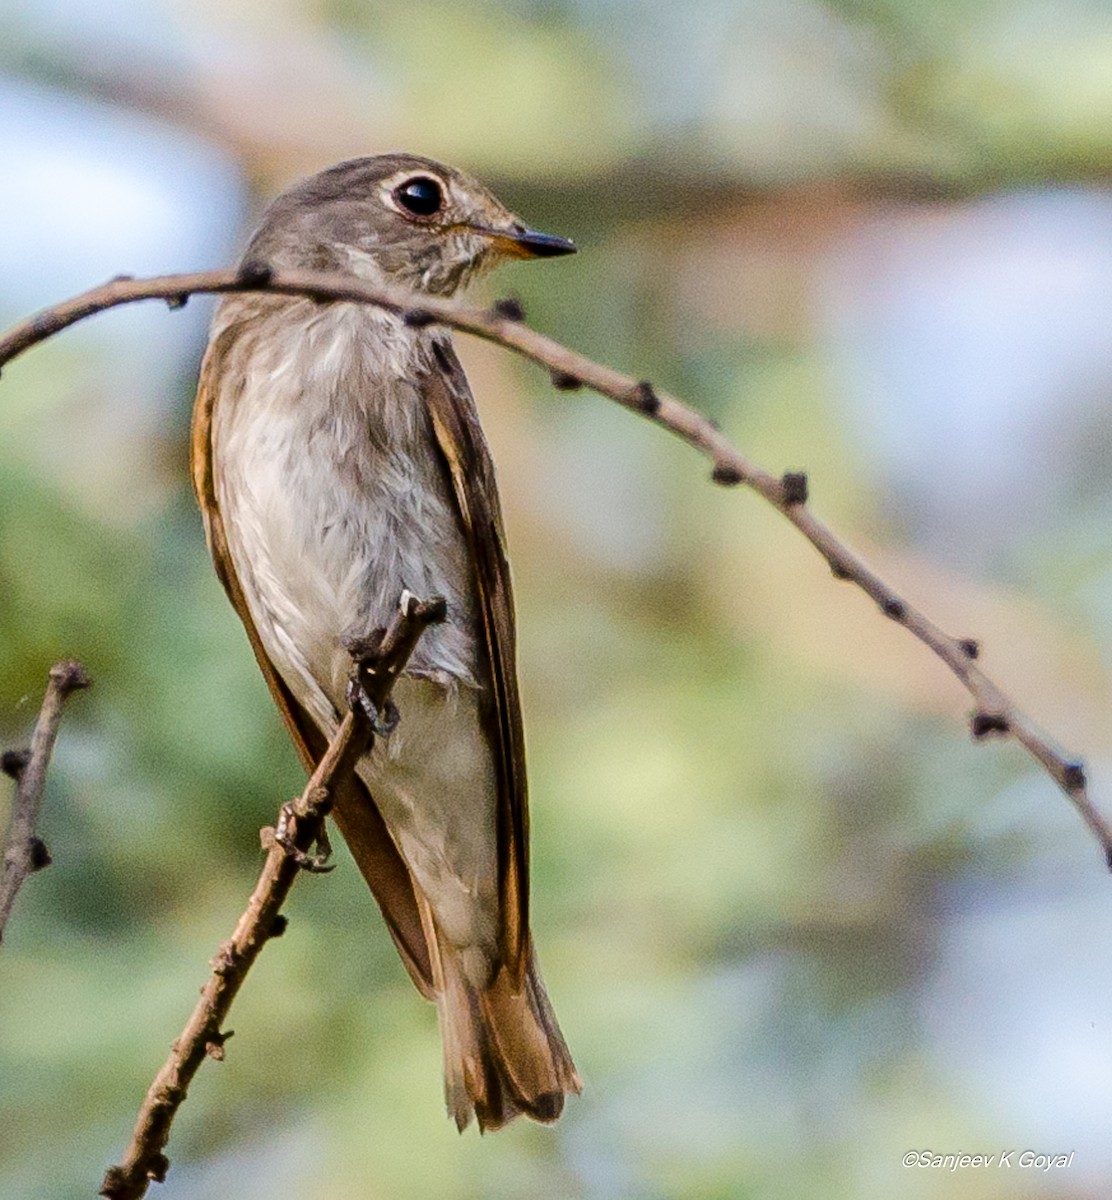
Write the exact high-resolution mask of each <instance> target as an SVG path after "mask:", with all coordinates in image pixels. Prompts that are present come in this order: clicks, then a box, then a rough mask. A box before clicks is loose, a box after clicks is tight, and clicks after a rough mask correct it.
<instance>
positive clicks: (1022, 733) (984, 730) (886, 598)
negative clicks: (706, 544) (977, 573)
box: [0, 263, 1112, 867]
mask: <svg viewBox="0 0 1112 1200" xmlns="http://www.w3.org/2000/svg"><path fill="white" fill-rule="evenodd" d="M250 291H266V292H274V293H278V294H281V295H288V296H308V297H311V298H313V299H316V300H321V301H327V300H345V301H352V302H355V303H359V304H372V305H375V306H376V307H378V308H383V309H386V310H388V311H389V312H394V313H398V314H400V315H402V317H403V319H404V320H405V321H406V322H407V323H408V324H410V325H414V326H422V325H431V324H440V325H446V326H449V327H451V328H453V329H458V330H460V331H461V332H463V333H469V334H472V335H474V336H475V337H479V338H483V339H485V340H486V341H489V342H494V343H496V344H497V345H500V346H504V347H506V348H507V349H509V350H513V351H515V352H516V353H518V354H520V355H522V356H523V357H525V358H529V359H532V360H533V361H534V362H537V363H540V364H541V365H542V366H545V367H547V368H548V369H549V371H550V372H551V373H552V380H553V383H554V384H555V386H556V387H558V388H561V389H564V390H567V389H572V388H576V387H579V386H586V387H589V388H591V389H592V390H593V391H596V392H598V393H599V394H600V395H603V396H607V397H609V398H610V399H611V400H614V401H616V402H617V403H618V404H621V405H622V406H623V407H624V408H627V409H629V410H630V411H631V412H635V413H639V414H640V415H641V416H643V417H646V418H647V419H648V420H650V421H653V422H654V423H655V424H657V425H659V426H661V427H662V428H663V429H666V430H668V431H669V432H670V433H673V434H675V435H676V436H677V437H679V438H680V439H681V440H683V441H684V442H686V443H687V444H688V445H689V446H692V447H693V448H694V449H696V450H698V451H699V452H700V453H701V454H703V455H704V456H705V457H707V458H708V459H709V460H710V461H711V463H712V468H713V469H712V472H711V478H712V479H713V480H714V481H715V482H716V483H718V484H721V485H723V486H725V487H730V486H735V485H738V484H744V485H745V486H746V487H749V488H751V489H752V490H753V491H755V492H757V493H758V494H759V495H760V496H762V497H763V498H764V499H765V500H766V501H768V503H769V504H771V505H772V506H773V507H774V508H776V509H777V510H778V511H779V512H780V513H781V514H782V515H783V516H784V517H785V518H786V519H787V520H788V521H790V522H791V523H792V524H793V525H794V526H795V527H796V529H798V530H799V532H800V533H802V534H803V536H804V537H805V538H806V539H807V540H808V541H809V542H810V543H811V545H812V546H814V547H815V549H816V550H817V551H818V552H819V553H820V554H821V555H822V556H823V558H824V559H825V560H826V562H827V563H828V565H829V566H830V569H831V571H832V572H833V574H834V576H835V577H836V578H838V579H845V580H849V581H850V582H852V583H854V584H856V585H857V586H858V587H859V588H860V589H861V590H862V591H863V592H864V593H865V594H866V595H867V596H869V597H870V598H871V599H872V600H873V601H875V603H876V604H877V605H878V606H879V608H880V610H881V612H882V613H884V615H885V616H887V617H889V618H890V619H891V620H893V621H895V622H897V623H898V624H900V625H902V626H903V627H904V628H905V629H907V631H908V632H909V633H911V634H912V635H913V636H914V637H916V638H918V640H919V641H920V642H922V643H923V644H924V645H925V646H926V647H927V648H928V649H929V650H931V651H932V652H933V653H934V654H935V655H937V656H938V658H940V659H941V660H942V662H944V663H945V664H946V666H947V667H949V669H950V671H951V672H952V673H953V674H954V675H955V676H956V677H957V678H958V680H959V681H960V682H961V683H962V685H963V686H964V687H965V688H966V690H967V691H968V692H969V694H970V695H971V696H972V697H973V703H974V706H975V708H974V713H973V716H972V718H971V721H970V729H971V732H972V734H973V736H974V737H975V738H978V739H981V738H985V737H988V736H990V735H1000V736H1010V737H1013V738H1015V740H1016V741H1017V742H1018V743H1019V744H1020V745H1021V746H1023V747H1024V749H1026V750H1027V751H1028V753H1030V754H1031V756H1032V757H1033V758H1034V759H1035V760H1036V761H1037V762H1039V763H1040V764H1041V765H1042V767H1043V768H1044V769H1045V770H1046V771H1047V773H1048V774H1049V775H1050V777H1051V778H1052V779H1053V780H1054V782H1055V783H1056V784H1057V785H1058V786H1059V787H1060V788H1061V789H1062V791H1063V792H1064V793H1065V794H1066V796H1067V797H1069V799H1070V800H1071V801H1072V802H1073V804H1074V805H1075V806H1076V807H1077V809H1078V811H1079V812H1080V814H1081V816H1082V818H1083V819H1084V821H1085V823H1086V824H1087V825H1088V826H1089V828H1090V829H1091V830H1092V832H1093V833H1094V835H1095V836H1096V838H1097V840H1098V841H1099V842H1100V845H1101V848H1102V850H1103V852H1104V856H1105V859H1106V861H1107V862H1108V864H1109V866H1110V867H1112V825H1110V824H1109V822H1108V820H1107V819H1106V818H1105V817H1104V815H1103V814H1102V813H1101V812H1100V810H1099V809H1098V808H1097V806H1096V805H1095V804H1094V803H1093V801H1092V799H1091V797H1090V796H1089V791H1088V784H1087V781H1086V777H1085V769H1084V767H1083V765H1082V764H1081V763H1080V762H1078V761H1076V760H1075V759H1072V758H1070V757H1069V756H1067V755H1064V754H1063V753H1062V752H1061V751H1060V750H1058V749H1057V748H1056V747H1055V746H1054V745H1053V744H1052V743H1051V742H1050V741H1049V739H1048V738H1047V737H1046V736H1045V735H1044V734H1042V733H1041V732H1040V731H1039V729H1038V728H1037V726H1036V725H1035V724H1034V722H1032V721H1031V719H1030V718H1029V717H1028V716H1026V715H1025V714H1024V713H1023V712H1022V711H1021V710H1020V709H1019V708H1018V706H1017V705H1016V704H1015V702H1014V701H1013V700H1012V699H1011V698H1010V697H1009V696H1008V695H1007V694H1006V693H1005V692H1004V691H1003V690H1002V689H1001V688H1000V687H999V686H998V685H997V684H996V683H995V682H993V680H992V679H990V678H989V676H988V675H986V674H985V673H984V672H983V671H982V670H981V669H980V668H979V667H978V666H977V665H976V662H975V660H976V658H977V654H978V647H977V643H976V642H974V641H972V640H970V639H968V638H958V637H954V636H952V635H951V634H948V633H946V632H945V631H944V630H942V629H941V628H939V626H938V625H936V624H935V623H934V622H933V621H932V620H931V619H930V618H929V617H928V616H927V615H926V614H925V613H923V612H921V611H920V610H919V609H917V608H915V607H914V606H913V605H911V604H909V603H908V602H907V601H906V600H904V599H903V598H902V597H901V596H900V595H899V594H898V593H897V592H896V591H895V589H893V588H892V587H890V586H889V585H888V584H887V583H886V582H885V581H884V580H883V579H881V578H880V576H879V575H877V574H876V573H875V572H874V571H872V570H871V569H870V568H869V567H868V566H867V565H866V563H865V562H864V561H863V560H862V559H861V558H859V557H858V556H857V555H856V554H855V553H854V552H853V551H852V550H851V549H850V548H849V547H848V546H847V545H846V544H845V543H844V542H843V541H842V540H841V539H840V538H839V537H837V535H836V534H835V533H834V532H833V531H832V530H831V529H829V528H828V527H827V526H826V525H824V524H823V523H822V522H821V521H820V520H819V519H818V518H817V517H815V516H814V514H813V513H812V512H811V511H810V509H809V508H808V507H807V499H808V497H807V479H806V476H805V475H802V474H797V473H789V474H787V475H783V476H776V475H774V474H772V473H770V472H769V471H766V470H764V469H763V468H761V467H759V466H758V465H757V464H755V463H753V462H750V461H749V459H747V458H746V457H745V456H744V455H743V454H741V452H740V451H738V450H737V449H736V448H735V447H734V446H733V445H731V443H730V442H729V440H728V439H727V438H726V437H725V436H724V435H723V434H722V433H721V432H720V431H719V430H718V429H717V428H716V427H715V426H714V424H713V423H712V422H711V421H709V420H708V419H707V418H706V417H702V416H700V415H699V414H698V413H696V412H694V411H693V410H692V409H690V408H688V407H687V405H685V404H684V403H683V402H682V401H681V400H679V399H677V398H676V397H675V396H672V395H670V394H669V393H667V392H664V391H660V390H657V389H656V388H654V387H653V386H652V385H651V384H649V383H647V382H644V381H641V380H637V379H634V378H633V377H632V376H629V375H623V374H622V373H621V372H619V371H615V370H613V369H612V368H610V367H606V366H603V365H601V364H600V363H596V362H594V361H592V360H591V359H589V358H585V357H584V356H583V355H582V354H577V353H576V352H575V351H574V350H569V349H568V348H567V347H566V346H564V345H562V344H561V343H559V342H557V341H554V340H553V339H552V338H549V337H545V336H544V334H541V333H538V332H536V331H535V330H533V329H530V328H528V327H527V326H526V325H524V324H523V323H522V320H521V318H522V314H521V311H520V309H519V308H518V307H517V306H516V305H512V304H502V305H498V304H496V305H495V306H494V307H493V308H492V309H482V308H477V307H474V306H468V305H464V304H460V303H458V302H456V301H454V300H446V299H443V298H441V297H436V296H424V295H416V294H414V293H411V292H406V291H400V290H398V289H395V288H384V287H378V286H375V285H372V284H370V283H365V282H363V281H362V280H360V279H357V278H355V277H354V276H351V275H339V274H327V273H319V272H311V271H284V272H281V273H276V272H273V271H271V270H270V268H269V267H267V266H266V264H264V263H248V264H246V265H245V266H244V267H243V268H241V269H240V270H239V271H238V272H237V271H232V270H224V271H205V272H200V273H197V274H192V275H166V276H161V277H158V278H154V279H132V278H130V277H122V276H121V277H119V278H117V279H114V280H112V281H110V282H109V283H106V284H104V285H103V286H102V287H99V288H94V289H92V290H91V291H88V292H85V293H83V294H82V295H80V296H76V297H74V298H73V299H71V300H67V301H64V302H63V303H61V304H58V305H55V306H53V307H51V308H46V309H43V311H42V312H40V313H38V314H37V315H36V316H34V317H31V318H30V319H29V320H27V321H24V322H22V323H21V324H19V325H16V326H15V327H13V328H12V329H11V330H9V331H8V333H6V334H5V335H4V336H3V337H0V366H2V365H3V364H4V363H6V362H8V361H10V360H11V359H13V358H15V357H16V355H18V354H21V353H22V352H23V351H24V350H26V349H28V348H29V347H30V346H33V345H35V344H36V343H37V342H41V341H44V340H45V339H46V338H48V337H50V336H51V335H53V334H55V333H57V332H58V331H59V330H61V329H65V328H66V327H67V326H69V325H73V324H74V323H75V322H77V321H80V320H83V319H84V318H85V317H88V316H91V315H92V314H94V313H97V312H102V311H104V310H105V309H108V308H115V307H116V306H117V305H120V304H130V303H132V302H133V301H136V300H151V299H163V300H166V301H168V302H169V303H170V305H171V306H172V307H180V306H181V304H183V303H184V302H185V299H186V298H187V297H188V296H189V295H191V294H193V293H195V292H250Z"/></svg>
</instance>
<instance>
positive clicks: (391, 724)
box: [347, 667, 401, 737]
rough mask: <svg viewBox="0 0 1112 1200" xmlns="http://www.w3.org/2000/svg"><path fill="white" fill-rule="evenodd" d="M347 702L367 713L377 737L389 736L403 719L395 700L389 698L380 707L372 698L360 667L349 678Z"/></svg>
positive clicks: (372, 730) (356, 709)
mask: <svg viewBox="0 0 1112 1200" xmlns="http://www.w3.org/2000/svg"><path fill="white" fill-rule="evenodd" d="M347 702H348V704H349V705H350V706H351V708H352V709H354V710H355V711H362V712H364V713H365V714H366V716H367V720H368V721H369V722H370V725H371V732H372V733H373V734H374V735H375V736H376V737H389V736H390V734H392V733H393V732H394V730H395V729H397V727H398V722H399V721H400V720H401V714H400V713H399V712H398V706H397V705H396V704H395V703H394V701H393V700H390V699H387V701H386V703H385V704H384V705H383V706H382V707H381V708H379V707H378V705H377V704H375V702H374V701H373V700H372V699H371V698H370V696H369V695H368V694H367V689H366V688H365V687H364V686H363V681H362V679H361V678H360V677H359V668H358V667H356V669H355V670H354V671H353V672H352V674H351V678H350V679H349V680H348V685H347Z"/></svg>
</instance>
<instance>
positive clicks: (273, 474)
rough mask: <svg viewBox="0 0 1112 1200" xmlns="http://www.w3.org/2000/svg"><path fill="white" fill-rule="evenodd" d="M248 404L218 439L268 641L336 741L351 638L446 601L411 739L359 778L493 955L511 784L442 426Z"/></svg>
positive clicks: (424, 649) (420, 659) (453, 917)
mask: <svg viewBox="0 0 1112 1200" xmlns="http://www.w3.org/2000/svg"><path fill="white" fill-rule="evenodd" d="M245 399H246V397H241V398H240V404H239V405H238V406H237V408H238V411H237V413H236V414H235V416H236V419H235V420H234V421H233V422H229V423H228V424H227V425H225V427H224V428H218V429H217V430H216V436H215V438H214V450H215V466H216V483H217V494H218V502H219V506H220V509H221V511H222V514H223V516H224V524H225V528H226V531H227V536H228V541H229V550H230V552H231V555H232V560H233V562H234V564H235V567H236V572H237V575H238V577H239V579H240V581H241V584H242V586H243V590H244V593H245V597H246V600H247V603H248V607H249V609H250V611H251V616H252V618H253V620H254V622H255V625H256V628H257V630H258V633H259V637H260V639H261V641H262V644H263V647H264V648H265V650H266V652H267V654H268V656H269V657H270V658H271V660H272V661H273V663H274V665H275V667H276V668H277V670H278V672H279V674H280V675H281V676H282V678H283V680H284V681H285V683H286V684H287V686H288V687H289V688H290V690H291V692H292V693H293V695H294V697H295V699H296V700H297V701H298V703H299V704H301V705H302V706H303V707H304V708H305V709H306V711H307V712H308V713H309V714H310V715H311V716H312V718H313V720H314V722H315V723H316V724H317V725H318V726H319V727H320V728H321V730H322V731H323V732H324V733H325V734H326V735H331V733H332V732H333V731H334V730H335V728H336V725H337V723H338V717H337V714H338V713H339V712H342V711H343V708H344V705H345V704H346V696H345V693H346V686H347V680H348V675H349V672H350V668H351V660H350V657H349V655H348V654H347V651H346V650H345V649H344V647H343V643H342V640H341V639H342V638H343V637H344V635H346V634H356V635H367V634H369V633H371V632H372V631H373V630H374V629H376V628H378V627H381V626H384V625H386V624H387V623H388V621H389V619H390V616H391V615H392V613H393V612H394V610H395V609H396V607H397V603H398V600H399V598H400V596H401V594H402V592H403V590H408V591H410V592H412V593H414V594H415V595H417V596H419V597H421V598H423V599H427V598H430V597H432V596H435V595H442V596H444V597H445V599H446V601H447V612H448V615H447V619H446V621H445V622H444V624H443V625H440V626H435V627H432V628H430V629H429V630H428V631H426V633H425V634H424V636H423V637H422V639H421V642H420V644H419V645H418V647H417V650H416V651H415V653H414V655H413V657H412V659H411V661H410V668H409V673H407V675H406V676H405V677H403V678H402V679H401V680H399V682H398V684H397V685H396V687H395V697H394V699H395V703H396V704H397V706H398V710H399V713H400V715H401V721H400V723H399V726H398V728H397V729H396V730H395V731H394V733H393V734H391V735H390V737H389V738H388V739H380V740H379V743H378V744H377V745H376V747H375V749H374V750H373V751H372V753H371V754H370V755H368V756H366V757H365V758H364V759H363V760H362V761H361V762H360V764H359V768H358V769H359V773H360V775H361V776H362V778H363V779H364V780H365V782H366V783H367V784H368V786H369V788H370V789H371V792H372V795H373V796H374V798H375V801H376V803H377V804H378V806H379V809H380V811H381V812H382V815H383V818H384V820H385V821H386V824H387V826H388V828H389V829H390V832H391V835H392V836H393V838H394V840H395V842H396V844H397V846H398V848H399V850H400V851H401V853H402V856H403V857H404V858H405V860H406V862H407V864H408V865H409V867H410V869H411V870H412V871H413V873H414V876H415V878H416V879H417V882H418V884H419V885H420V886H421V888H422V890H423V891H424V892H425V893H426V894H427V895H428V897H429V900H430V902H431V903H432V906H433V909H434V911H435V912H436V914H437V918H438V920H439V922H440V924H441V926H442V928H443V929H444V932H445V933H446V934H447V936H448V938H449V939H450V940H451V941H452V942H453V943H455V944H456V945H458V946H462V947H467V946H475V947H477V948H478V952H480V953H482V954H483V955H488V954H491V955H492V954H493V953H494V946H495V943H496V939H497V907H498V900H497V865H496V835H495V796H496V786H497V785H496V778H495V768H494V762H493V756H492V752H491V748H490V746H489V744H488V742H487V739H486V735H485V733H484V731H483V728H482V725H481V722H480V717H479V704H480V692H479V688H480V685H481V683H482V682H483V681H482V680H481V679H480V678H479V677H478V676H479V675H480V670H479V668H478V667H477V666H476V663H477V642H478V630H477V616H476V599H475V584H474V578H473V574H472V569H471V564H470V558H469V554H468V550H467V546H466V543H465V542H464V539H463V536H462V533H461V532H460V529H459V524H458V519H457V516H456V513H455V509H454V503H453V501H452V499H451V497H450V495H449V494H448V491H447V489H448V484H447V483H446V481H445V479H444V477H443V473H442V471H441V469H440V466H439V463H438V461H437V459H436V458H435V456H434V451H433V449H432V432H431V430H428V429H427V428H425V427H424V426H423V425H422V424H421V423H420V421H419V420H413V421H410V422H409V423H408V424H407V425H406V426H405V428H404V429H403V430H402V431H401V432H402V434H403V436H401V437H398V436H396V435H397V434H398V430H393V431H386V430H383V429H381V428H378V429H374V428H372V429H371V436H368V428H369V422H372V421H374V420H377V419H378V418H379V416H380V415H381V414H380V413H376V412H373V411H368V410H367V409H366V408H365V407H364V408H363V409H362V410H358V411H356V412H355V413H354V414H353V413H351V412H342V413H332V414H329V415H326V418H325V419H321V418H320V417H319V414H318V419H316V420H313V419H312V418H311V417H309V416H307V415H306V413H305V408H304V406H303V405H296V406H287V407H285V408H282V407H278V408H276V407H275V406H274V405H273V404H268V405H266V406H265V407H263V406H257V408H255V409H252V407H251V406H250V405H245V404H244V403H243V401H244V400H245ZM393 399H394V400H395V401H396V400H397V399H398V397H394V398H393ZM405 399H406V397H404V396H403V397H402V400H403V401H404V400H405ZM419 415H420V419H421V420H424V417H423V412H422V413H421V414H419ZM411 416H412V414H411ZM406 430H411V431H412V432H413V433H414V435H415V436H413V437H411V438H408V439H407V438H406V437H405V436H404V433H405V432H406ZM386 433H392V434H393V435H395V436H391V437H386V436H384V435H385V434H386ZM376 444H377V446H378V447H379V448H376ZM382 447H387V448H382Z"/></svg>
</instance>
